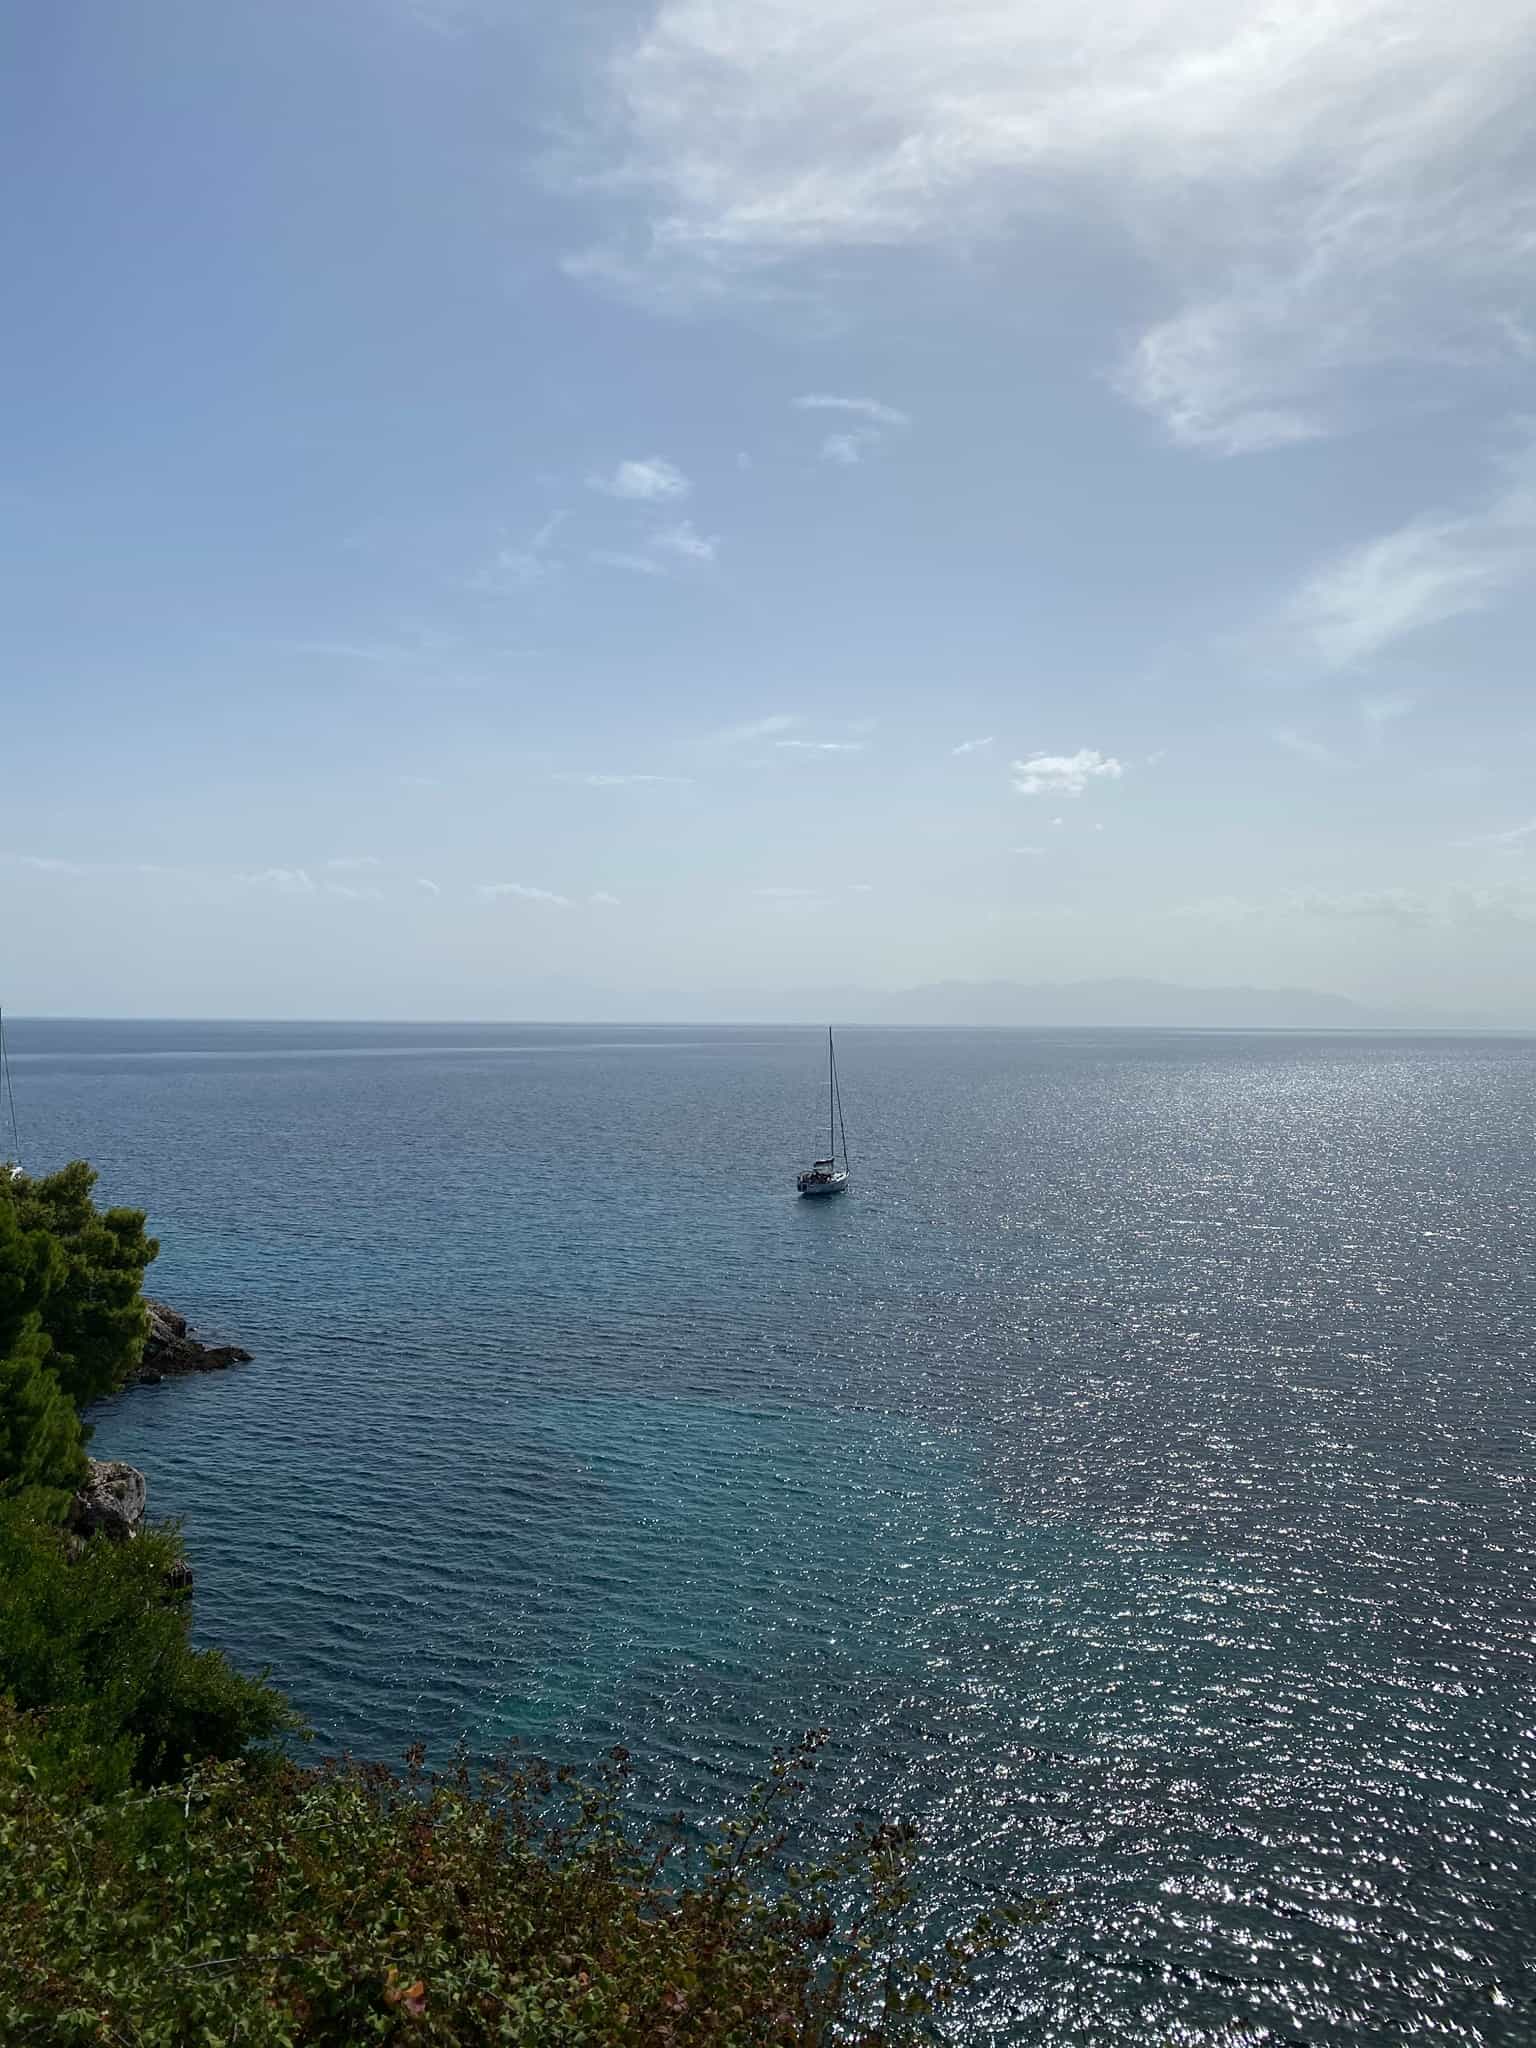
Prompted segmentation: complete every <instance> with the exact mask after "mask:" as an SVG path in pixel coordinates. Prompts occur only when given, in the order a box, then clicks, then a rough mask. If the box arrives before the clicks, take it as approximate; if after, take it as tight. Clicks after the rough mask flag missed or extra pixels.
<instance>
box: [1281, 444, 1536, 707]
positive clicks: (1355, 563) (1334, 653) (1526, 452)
mask: <svg viewBox="0 0 1536 2048" xmlns="http://www.w3.org/2000/svg"><path fill="white" fill-rule="evenodd" d="M1532 576H1536V452H1533V449H1532V446H1531V444H1530V442H1529V440H1528V439H1523V440H1522V445H1521V446H1520V448H1519V449H1518V451H1517V452H1516V454H1515V456H1514V457H1513V458H1512V460H1511V461H1510V462H1509V463H1508V464H1507V465H1506V467H1505V471H1504V477H1503V481H1502V483H1501V487H1500V488H1499V489H1498V490H1497V491H1496V492H1495V493H1494V494H1493V496H1492V497H1491V498H1490V499H1489V500H1488V501H1487V503H1486V504H1485V505H1483V506H1482V507H1481V509H1479V510H1477V511H1475V512H1470V513H1466V514H1462V515H1460V516H1457V517H1442V518H1425V519H1415V520H1411V521H1409V523H1408V524H1407V525H1406V526H1400V527H1398V528H1397V529H1396V530H1395V531H1394V532H1391V533H1386V534H1382V535H1380V536H1379V537H1378V538H1377V539H1375V540H1372V541H1367V542H1366V543H1365V545H1364V546H1363V547H1357V548H1351V549H1350V550H1348V552H1347V553H1345V554H1343V555H1341V556H1339V557H1338V558H1337V559H1336V560H1335V561H1332V562H1328V563H1325V564H1324V565H1323V566H1322V567H1321V568H1320V569H1317V570H1315V571H1314V572H1313V574H1312V575H1311V576H1309V577H1308V579H1307V581H1306V582H1305V583H1304V584H1303V585H1302V587H1301V589H1300V590H1299V591H1298V592H1297V593H1296V595H1295V597H1294V598H1293V599H1292V600H1291V602H1290V604H1289V605H1288V606H1287V607H1286V609H1285V611H1284V613H1283V614H1282V616H1281V618H1280V621H1279V626H1280V635H1279V638H1280V644H1281V646H1282V648H1283V649H1289V650H1293V651H1295V652H1297V653H1299V654H1300V655H1301V656H1302V657H1303V658H1305V659H1307V660H1309V661H1311V662H1312V663H1314V664H1315V665H1316V666H1318V667H1320V668H1323V669H1328V670H1342V669H1350V668H1355V667H1360V666H1363V665H1364V664H1365V663H1367V662H1369V661H1371V660H1373V659H1374V657H1375V656H1377V655H1378V654H1380V653H1381V652H1382V651H1383V650H1384V649H1386V648H1388V647H1390V646H1392V645H1393V644H1394V643H1395V642H1397V641H1399V640H1402V639H1405V638H1407V636H1408V635H1410V634H1412V633H1419V632H1423V631H1424V630H1425V629H1426V628H1428V627H1430V626H1438V625H1443V624H1444V623H1445V622H1446V621H1447V620H1450V619H1456V618H1462V617H1465V616H1466V615H1467V614H1468V613H1473V612H1481V611H1486V610H1487V608H1488V607H1489V606H1490V605H1491V604H1493V603H1494V602H1495V600H1496V599H1497V598H1499V597H1500V596H1501V595H1502V594H1503V593H1504V592H1505V591H1506V590H1508V589H1510V588H1511V587H1512V586H1513V585H1514V584H1516V583H1519V582H1522V581H1524V580H1526V579H1528V578H1530V577H1532Z"/></svg>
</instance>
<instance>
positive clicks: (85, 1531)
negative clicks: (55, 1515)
mask: <svg viewBox="0 0 1536 2048" xmlns="http://www.w3.org/2000/svg"><path fill="white" fill-rule="evenodd" d="M86 1463H87V1465H88V1466H89V1468H90V1469H89V1471H88V1472H87V1474H86V1479H85V1484H84V1485H83V1486H82V1487H81V1488H80V1490H79V1492H78V1493H77V1494H76V1495H75V1497H74V1499H73V1500H72V1501H71V1502H70V1504H69V1514H68V1517H67V1526H68V1527H69V1528H70V1529H71V1530H72V1531H73V1533H74V1534H75V1535H76V1536H94V1535H95V1534H96V1532H97V1530H100V1531H101V1533H102V1535H104V1536H105V1537H106V1538H107V1539H108V1541H109V1542H112V1543H129V1542H131V1541H132V1540H133V1538H134V1537H135V1536H137V1535H138V1533H139V1530H140V1529H141V1528H142V1527H143V1524H144V1499H145V1495H146V1493H147V1491H148V1483H147V1481H146V1480H145V1477H144V1474H143V1473H142V1472H141V1471H140V1470H139V1468H138V1466H137V1465H125V1464H123V1463H122V1461H121V1460H120V1459H118V1458H88V1459H87V1460H86Z"/></svg>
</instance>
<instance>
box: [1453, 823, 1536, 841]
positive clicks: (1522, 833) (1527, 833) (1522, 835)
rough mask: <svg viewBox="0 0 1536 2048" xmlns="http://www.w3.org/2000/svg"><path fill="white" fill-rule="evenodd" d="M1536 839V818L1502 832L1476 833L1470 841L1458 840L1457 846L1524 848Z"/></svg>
mask: <svg viewBox="0 0 1536 2048" xmlns="http://www.w3.org/2000/svg"><path fill="white" fill-rule="evenodd" d="M1528 839H1536V818H1531V819H1529V820H1528V821H1527V822H1526V823H1525V824H1524V825H1509V826H1506V827H1505V829H1504V830H1503V831H1502V832H1475V833H1474V834H1473V835H1472V837H1471V838H1470V839H1458V840H1456V841H1455V844H1456V845H1457V846H1524V845H1525V843H1526V841H1527V840H1528Z"/></svg>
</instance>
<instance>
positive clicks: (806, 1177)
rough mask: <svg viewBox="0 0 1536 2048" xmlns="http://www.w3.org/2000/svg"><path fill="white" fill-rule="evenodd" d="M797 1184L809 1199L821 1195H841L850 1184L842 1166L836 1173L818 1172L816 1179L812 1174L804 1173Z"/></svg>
mask: <svg viewBox="0 0 1536 2048" xmlns="http://www.w3.org/2000/svg"><path fill="white" fill-rule="evenodd" d="M795 1185H796V1187H797V1188H798V1189H799V1191H800V1193H801V1194H802V1195H804V1196H806V1197H807V1199H809V1198H811V1197H813V1196H820V1195H840V1194H842V1193H843V1192H844V1191H845V1189H846V1188H847V1186H848V1175H847V1174H846V1172H845V1171H844V1170H843V1169H842V1167H839V1168H838V1170H837V1172H836V1173H828V1174H817V1175H816V1176H815V1178H814V1179H813V1178H812V1176H811V1175H810V1174H808V1173H802V1174H801V1176H800V1178H799V1180H798V1181H797V1182H796V1183H795Z"/></svg>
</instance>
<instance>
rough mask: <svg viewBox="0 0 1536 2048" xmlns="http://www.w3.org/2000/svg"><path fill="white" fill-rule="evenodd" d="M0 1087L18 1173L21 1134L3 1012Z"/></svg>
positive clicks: (1, 1020) (12, 1155) (0, 1037)
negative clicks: (18, 1125)
mask: <svg viewBox="0 0 1536 2048" xmlns="http://www.w3.org/2000/svg"><path fill="white" fill-rule="evenodd" d="M0 1087H3V1088H4V1090H5V1105H6V1107H7V1108H8V1109H9V1110H10V1113H11V1164H12V1166H14V1167H15V1168H16V1169H17V1170H18V1171H20V1168H21V1132H20V1131H19V1130H18V1128H17V1125H16V1084H15V1082H14V1081H13V1080H12V1079H11V1056H10V1054H9V1053H8V1052H7V1051H6V1046H5V1012H4V1010H0Z"/></svg>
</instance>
